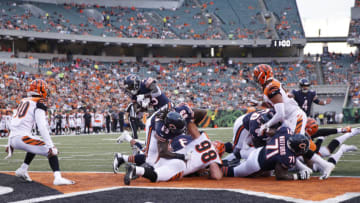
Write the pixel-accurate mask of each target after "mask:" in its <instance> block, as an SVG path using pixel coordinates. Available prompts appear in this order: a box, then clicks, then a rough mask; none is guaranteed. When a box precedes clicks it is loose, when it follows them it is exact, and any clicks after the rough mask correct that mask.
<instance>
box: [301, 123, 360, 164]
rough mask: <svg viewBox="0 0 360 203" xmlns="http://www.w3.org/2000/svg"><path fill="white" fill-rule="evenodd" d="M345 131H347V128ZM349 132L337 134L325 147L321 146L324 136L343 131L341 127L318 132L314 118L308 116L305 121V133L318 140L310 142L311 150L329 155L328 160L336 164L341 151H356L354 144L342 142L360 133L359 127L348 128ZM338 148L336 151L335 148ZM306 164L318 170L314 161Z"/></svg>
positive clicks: (322, 154)
mask: <svg viewBox="0 0 360 203" xmlns="http://www.w3.org/2000/svg"><path fill="white" fill-rule="evenodd" d="M346 131H349V130H348V129H347V130H346ZM350 131H351V132H348V133H345V134H343V135H341V136H338V137H336V138H334V139H333V140H331V141H330V143H329V144H328V145H327V146H326V147H325V146H321V144H322V142H323V140H324V137H325V136H329V135H332V134H337V133H338V132H344V130H343V129H329V128H326V129H322V130H321V132H320V133H319V130H318V124H317V123H316V121H315V119H313V118H308V121H307V123H306V134H307V135H308V136H309V137H311V140H312V139H314V138H316V137H317V136H320V135H321V137H317V138H318V140H317V141H316V142H315V143H314V142H313V141H311V142H312V144H310V148H313V149H312V150H313V151H314V152H315V153H319V154H320V155H321V156H322V157H329V159H328V162H330V163H332V164H334V165H336V164H337V162H338V161H339V160H340V158H341V157H342V155H343V153H345V152H351V151H357V150H358V148H357V147H356V146H355V145H346V144H343V143H344V142H345V141H346V140H347V139H349V138H351V137H353V136H355V135H358V134H360V128H353V129H351V130H350ZM319 138H320V139H319ZM337 148H339V149H338V151H337V152H336V153H334V152H335V150H336V149H337ZM307 163H308V165H309V166H310V167H311V168H312V169H313V171H319V166H318V165H317V164H316V163H314V164H313V163H311V162H307Z"/></svg>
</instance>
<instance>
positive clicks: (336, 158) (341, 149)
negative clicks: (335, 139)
mask: <svg viewBox="0 0 360 203" xmlns="http://www.w3.org/2000/svg"><path fill="white" fill-rule="evenodd" d="M343 146H344V145H341V146H340V149H339V150H338V151H337V152H336V153H333V154H332V155H331V156H330V158H333V159H334V160H335V162H336V163H337V162H338V161H339V160H340V158H341V157H342V155H343V154H344V150H343Z"/></svg>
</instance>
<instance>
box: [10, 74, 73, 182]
mask: <svg viewBox="0 0 360 203" xmlns="http://www.w3.org/2000/svg"><path fill="white" fill-rule="evenodd" d="M48 93H49V90H48V85H47V84H46V82H45V81H43V80H34V81H32V82H31V84H30V87H29V92H28V94H29V97H27V98H24V99H22V100H21V103H20V104H19V106H18V107H17V112H16V114H15V115H14V116H13V119H12V120H11V124H10V129H11V132H10V137H9V140H8V146H7V148H6V150H7V152H8V156H7V157H6V158H9V157H11V155H12V153H13V150H14V149H20V150H24V151H26V152H27V153H26V156H25V160H24V163H23V164H22V165H21V166H20V168H18V169H17V170H16V171H15V175H16V176H18V177H20V178H22V179H23V180H25V181H32V180H31V178H30V176H29V174H28V168H29V165H30V163H31V162H32V160H33V159H34V157H35V155H36V154H39V155H42V156H46V157H47V158H48V159H49V164H50V167H51V169H52V170H53V172H54V181H53V184H54V185H70V184H74V183H75V182H74V181H71V180H68V179H66V178H63V177H62V176H61V173H60V167H59V161H58V156H57V154H58V150H57V148H56V147H55V145H54V143H53V142H52V140H51V137H50V135H49V131H48V128H47V126H48V122H47V120H46V111H47V107H46V106H45V104H44V102H45V99H46V97H47V96H48ZM34 124H36V125H37V126H38V129H39V132H40V135H41V137H42V138H43V140H41V139H39V138H38V137H35V136H33V135H32V134H31V129H32V127H33V125H34Z"/></svg>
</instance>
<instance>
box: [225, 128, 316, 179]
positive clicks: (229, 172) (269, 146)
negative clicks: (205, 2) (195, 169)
mask: <svg viewBox="0 0 360 203" xmlns="http://www.w3.org/2000/svg"><path fill="white" fill-rule="evenodd" d="M308 149H309V139H308V138H307V137H306V136H305V135H302V134H292V132H291V130H290V128H287V127H281V128H280V129H279V130H278V131H277V132H276V134H275V135H274V136H273V137H272V138H271V139H270V140H269V141H267V143H266V145H265V146H263V147H259V148H256V150H254V151H252V152H251V153H250V155H249V157H248V159H246V161H244V162H242V163H240V164H239V165H237V166H224V167H223V168H222V170H223V173H224V176H228V177H248V176H251V175H258V174H261V173H263V172H268V171H271V170H275V176H276V179H277V180H306V179H309V178H310V173H309V172H308V171H307V170H302V171H299V172H298V173H295V174H291V173H289V172H288V169H290V168H293V167H294V166H295V164H296V162H297V161H296V157H297V156H301V155H303V154H305V153H306V152H307V150H308Z"/></svg>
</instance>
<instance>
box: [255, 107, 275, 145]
mask: <svg viewBox="0 0 360 203" xmlns="http://www.w3.org/2000/svg"><path fill="white" fill-rule="evenodd" d="M274 114H275V110H274V109H265V110H259V111H256V112H254V113H253V114H252V115H251V117H250V120H249V133H250V136H251V137H252V138H253V144H254V146H255V147H261V146H264V145H265V144H266V141H267V139H268V136H267V135H266V134H263V135H262V136H259V129H260V126H261V125H262V124H265V123H266V122H268V121H269V120H270V119H271V118H272V116H273V115H274Z"/></svg>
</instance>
